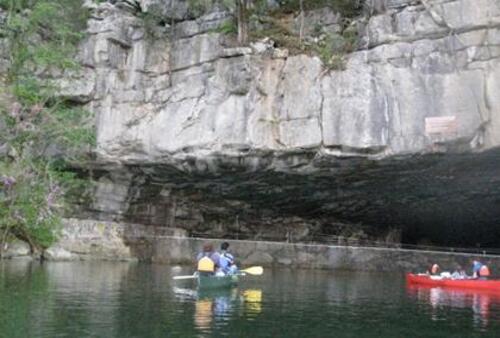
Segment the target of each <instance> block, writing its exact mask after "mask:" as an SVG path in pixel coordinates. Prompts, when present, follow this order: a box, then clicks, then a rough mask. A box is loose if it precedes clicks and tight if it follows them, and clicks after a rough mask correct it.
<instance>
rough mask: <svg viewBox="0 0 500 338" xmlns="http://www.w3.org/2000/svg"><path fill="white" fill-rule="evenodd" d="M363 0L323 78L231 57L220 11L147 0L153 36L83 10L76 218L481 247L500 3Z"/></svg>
mask: <svg viewBox="0 0 500 338" xmlns="http://www.w3.org/2000/svg"><path fill="white" fill-rule="evenodd" d="M370 4H371V7H369V8H368V10H367V11H366V13H365V16H364V18H362V19H360V22H361V23H362V24H360V27H361V31H360V34H361V37H360V48H359V50H357V51H355V52H354V53H352V54H350V55H348V56H347V62H346V67H345V70H337V71H335V70H331V71H329V70H326V69H325V68H324V66H323V65H322V62H321V61H320V59H319V58H318V57H316V56H312V55H291V54H290V53H289V52H288V51H287V50H285V49H283V48H276V47H275V46H274V45H273V43H272V42H270V41H269V40H266V41H261V42H255V43H252V44H250V45H249V46H244V47H240V46H235V45H234V43H233V42H232V41H231V38H230V37H228V36H226V35H224V34H222V33H218V32H217V28H218V27H220V25H221V24H222V23H224V22H225V21H226V20H228V17H229V16H230V13H228V12H227V11H224V10H222V9H220V8H218V7H214V8H213V10H212V11H209V12H208V13H205V14H203V15H202V16H199V17H196V16H195V15H193V14H192V13H190V12H189V7H188V6H187V2H186V1H180V0H179V1H175V0H163V1H162V0H155V1H153V0H149V1H148V0H143V1H141V5H142V8H143V9H144V10H145V11H146V12H147V11H148V10H151V11H152V10H154V11H158V13H161V15H162V16H163V17H164V18H165V22H164V27H163V28H161V29H160V28H158V27H156V28H155V29H156V30H157V31H156V33H155V34H151V32H148V31H147V29H146V28H147V27H145V25H144V22H143V20H142V19H141V18H138V17H137V16H135V15H133V14H131V13H130V12H129V11H127V10H125V9H123V8H122V7H120V6H118V5H113V4H111V3H102V4H100V5H95V4H92V5H91V7H92V17H91V19H90V21H89V28H88V34H89V36H88V38H87V39H86V41H85V42H84V44H83V45H82V48H81V55H80V59H81V62H82V64H83V66H84V71H83V72H82V73H81V74H76V75H75V76H74V77H73V78H71V79H66V80H64V81H63V84H64V90H63V91H62V95H64V96H67V97H69V98H72V99H73V100H76V101H79V102H82V103H85V104H86V105H87V107H88V108H89V109H90V110H92V111H93V112H95V113H96V116H97V133H98V148H97V155H98V163H97V168H96V170H97V171H96V172H97V174H96V175H97V179H98V186H97V188H96V192H95V201H94V203H93V204H92V206H91V207H89V208H86V210H84V211H82V217H83V216H86V217H92V218H102V219H114V220H126V221H132V222H138V223H142V224H148V225H149V224H152V225H160V226H169V227H181V228H185V229H188V230H189V231H192V232H193V233H205V234H217V235H224V234H226V235H227V233H228V232H229V233H232V235H233V236H235V235H238V234H239V235H245V236H247V237H248V236H251V237H255V238H266V237H273V238H279V239H285V238H286V236H292V235H293V236H296V237H307V236H313V235H314V234H319V233H330V232H332V233H333V232H335V231H333V230H331V229H333V228H335V226H336V225H338V224H342V223H360V224H363V225H366V226H369V227H373V228H379V229H390V228H397V229H402V231H403V240H408V241H414V240H417V239H420V238H422V237H426V238H430V239H432V240H433V241H441V242H442V243H460V244H464V245H465V244H467V245H469V244H472V243H475V242H482V243H487V244H489V245H492V243H493V242H494V241H495V238H500V233H499V232H498V230H495V229H494V228H493V225H492V224H493V223H492V222H493V220H494V219H495V218H496V217H498V216H499V213H500V211H499V210H498V208H497V204H498V200H499V198H500V194H499V193H498V192H499V189H498V188H499V180H500V178H499V177H500V176H499V174H500V173H499V169H498V164H499V163H500V161H499V160H498V159H499V155H500V151H499V150H498V146H499V145H500V96H499V95H498V93H499V92H500V2H499V1H498V0H425V1H424V0H421V1H419V0H384V1H382V0H380V1H369V2H368V5H370ZM330 17H332V16H330ZM333 17H335V15H333ZM471 228H473V229H474V231H468V230H470V229H471ZM335 229H336V228H335ZM365 231H369V230H365Z"/></svg>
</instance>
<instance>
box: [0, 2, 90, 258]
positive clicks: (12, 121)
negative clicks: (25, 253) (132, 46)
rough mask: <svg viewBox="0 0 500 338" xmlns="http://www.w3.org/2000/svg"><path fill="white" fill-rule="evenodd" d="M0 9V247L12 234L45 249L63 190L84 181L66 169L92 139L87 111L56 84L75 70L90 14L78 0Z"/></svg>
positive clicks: (64, 194) (60, 207)
mask: <svg viewBox="0 0 500 338" xmlns="http://www.w3.org/2000/svg"><path fill="white" fill-rule="evenodd" d="M0 9H1V10H2V11H4V13H6V15H5V17H4V23H3V25H2V27H1V28H0V39H2V40H3V41H5V43H6V44H7V45H8V46H9V48H8V52H7V55H5V56H4V57H6V58H7V59H8V60H7V65H8V69H7V70H6V76H4V77H3V78H0V82H3V84H4V85H3V87H4V89H3V91H4V93H3V95H2V96H1V97H3V98H4V99H3V100H0V129H1V130H2V132H1V133H0V135H1V136H0V152H1V153H2V156H1V159H0V244H1V245H2V247H3V243H4V242H5V241H6V240H8V239H9V238H11V237H17V238H21V239H23V240H26V241H28V242H29V243H30V245H31V247H32V249H42V248H45V247H47V246H49V245H50V244H52V243H53V242H54V240H55V239H56V238H57V229H58V227H59V224H60V221H61V215H62V213H63V212H64V210H65V206H66V205H67V203H66V202H67V200H68V198H69V196H70V194H68V191H70V190H71V189H72V188H75V187H76V186H78V185H79V184H81V182H80V181H79V180H78V179H76V177H75V175H74V174H73V173H71V172H70V171H69V170H68V167H69V166H70V165H71V166H73V165H75V164H76V163H78V161H82V160H85V158H86V156H88V150H89V149H90V148H89V147H91V146H92V145H93V144H94V143H95V140H94V139H95V136H94V133H93V131H92V130H91V128H89V127H85V123H86V122H87V121H88V120H87V119H88V118H89V114H88V112H86V111H85V110H84V109H82V108H81V107H79V106H78V105H77V104H76V103H74V102H66V101H65V100H64V99H61V98H60V97H58V96H57V95H56V93H57V90H58V86H57V84H56V83H57V81H55V78H56V77H57V76H59V75H61V74H63V73H64V72H65V71H76V70H77V67H78V66H77V63H76V61H75V59H74V54H75V52H76V46H77V44H78V42H79V41H80V39H81V38H82V36H83V34H82V32H83V31H84V29H85V25H86V19H87V15H86V12H85V10H83V8H82V2H81V1H80V0H60V1H51V0H38V1H31V0H21V1H20V0H0ZM63 154H64V155H63ZM0 254H1V253H0Z"/></svg>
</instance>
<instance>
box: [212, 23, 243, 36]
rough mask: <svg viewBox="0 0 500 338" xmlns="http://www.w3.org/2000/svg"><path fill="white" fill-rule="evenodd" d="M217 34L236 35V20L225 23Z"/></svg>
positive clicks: (217, 30)
mask: <svg viewBox="0 0 500 338" xmlns="http://www.w3.org/2000/svg"><path fill="white" fill-rule="evenodd" d="M215 32H218V33H222V34H236V33H238V27H237V26H236V22H235V21H234V20H228V21H224V23H223V24H221V25H220V26H219V27H217V29H215Z"/></svg>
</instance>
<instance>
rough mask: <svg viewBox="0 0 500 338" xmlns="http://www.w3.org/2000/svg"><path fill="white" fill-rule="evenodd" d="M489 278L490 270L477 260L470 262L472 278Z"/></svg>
mask: <svg viewBox="0 0 500 338" xmlns="http://www.w3.org/2000/svg"><path fill="white" fill-rule="evenodd" d="M489 276H490V269H489V268H488V266H487V265H484V264H483V263H481V262H480V261H478V260H474V261H473V262H472V278H477V279H488V277H489Z"/></svg>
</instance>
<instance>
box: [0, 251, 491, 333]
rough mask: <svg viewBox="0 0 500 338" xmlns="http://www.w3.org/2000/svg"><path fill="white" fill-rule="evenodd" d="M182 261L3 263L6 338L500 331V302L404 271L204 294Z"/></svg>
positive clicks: (279, 273)
mask: <svg viewBox="0 0 500 338" xmlns="http://www.w3.org/2000/svg"><path fill="white" fill-rule="evenodd" d="M189 273H191V271H189V269H187V270H186V269H180V268H176V267H169V266H160V265H149V264H132V263H103V262H88V263H82V262H76V263H75V262H72V263H45V264H43V265H40V264H38V263H36V262H33V263H30V262H24V261H5V262H0V337H9V338H12V337H51V338H53V337H377V338H386V337H398V338H399V337H499V336H500V299H499V298H497V297H496V296H493V295H488V294H477V293H462V292H460V291H445V290H441V289H422V288H417V289H408V288H407V287H406V285H405V282H404V278H403V276H402V275H400V274H369V273H346V272H343V273H341V272H325V271H306V270H295V271H294V270H266V271H265V273H264V275H263V276H261V277H253V278H247V279H245V280H243V281H242V283H241V284H240V286H239V287H238V288H237V289H233V290H225V291H216V292H203V293H198V292H197V291H196V289H195V288H193V287H192V284H191V282H189V281H183V282H181V283H173V281H172V279H171V277H172V276H173V275H177V274H189Z"/></svg>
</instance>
